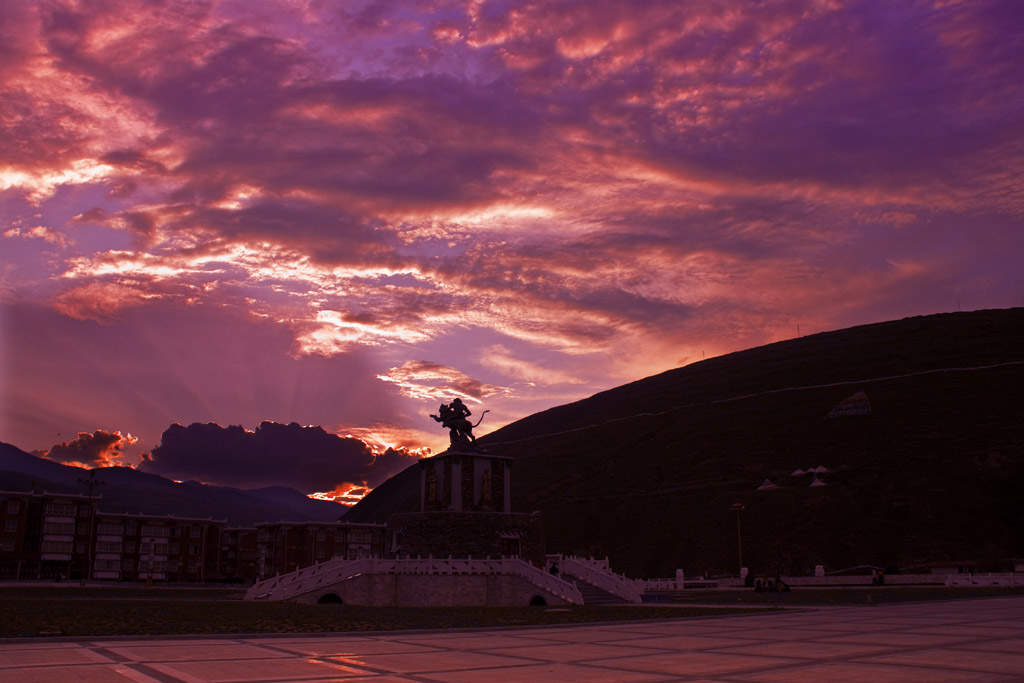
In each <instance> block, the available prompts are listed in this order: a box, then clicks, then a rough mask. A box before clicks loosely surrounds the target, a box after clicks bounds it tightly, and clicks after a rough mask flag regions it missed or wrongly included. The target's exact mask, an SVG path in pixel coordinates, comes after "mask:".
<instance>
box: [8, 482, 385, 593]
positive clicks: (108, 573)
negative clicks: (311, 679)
mask: <svg viewBox="0 0 1024 683" xmlns="http://www.w3.org/2000/svg"><path fill="white" fill-rule="evenodd" d="M101 506H102V498H101V497H100V496H94V497H91V498H90V497H89V496H85V495H77V494H61V493H49V492H46V491H35V492H27V491H0V580H35V581H39V580H44V581H48V580H54V581H60V580H92V579H95V580H107V581H146V582H149V581H154V582H156V581H160V582H175V583H177V582H184V583H208V582H230V583H252V582H253V581H256V580H257V579H259V578H264V577H267V576H274V575H276V574H281V573H286V572H289V571H294V570H295V569H300V568H302V567H308V566H310V565H313V564H316V563H318V562H324V561H326V560H330V559H333V558H335V557H344V558H346V559H358V558H363V557H381V556H382V555H383V554H384V551H385V532H384V525H383V524H354V523H346V522H286V521H281V522H273V523H271V522H266V523H263V524H258V525H256V526H254V527H236V526H229V525H228V523H227V521H226V520H215V519H210V518H207V519H199V518H190V517H178V516H174V515H146V514H139V513H113V512H102V511H99V510H98V509H97V508H99V507H101Z"/></svg>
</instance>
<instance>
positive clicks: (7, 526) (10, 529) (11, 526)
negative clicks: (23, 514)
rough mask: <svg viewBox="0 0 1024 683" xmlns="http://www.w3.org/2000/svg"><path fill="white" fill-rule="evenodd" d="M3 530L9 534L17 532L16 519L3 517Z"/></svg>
mask: <svg viewBox="0 0 1024 683" xmlns="http://www.w3.org/2000/svg"><path fill="white" fill-rule="evenodd" d="M4 531H6V532H7V533H9V534H11V533H17V532H18V520H16V519H5V520H4Z"/></svg>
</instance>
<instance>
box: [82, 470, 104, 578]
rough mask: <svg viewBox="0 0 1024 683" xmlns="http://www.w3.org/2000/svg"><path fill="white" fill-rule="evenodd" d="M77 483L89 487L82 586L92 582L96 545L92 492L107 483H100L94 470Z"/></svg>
mask: <svg viewBox="0 0 1024 683" xmlns="http://www.w3.org/2000/svg"><path fill="white" fill-rule="evenodd" d="M78 481H79V482H81V483H83V484H85V485H86V486H88V487H89V551H88V555H87V556H88V561H89V566H88V567H86V569H85V574H83V575H82V585H83V586H84V585H85V582H86V580H89V581H91V580H92V557H93V546H94V545H95V544H96V543H95V541H94V534H95V532H96V506H95V505H94V504H93V502H92V490H93V488H95V487H96V486H102V485H104V484H106V483H107V482H105V481H100V480H98V479H97V478H96V470H89V477H88V479H83V478H82V477H79V478H78Z"/></svg>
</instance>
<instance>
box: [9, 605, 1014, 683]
mask: <svg viewBox="0 0 1024 683" xmlns="http://www.w3.org/2000/svg"><path fill="white" fill-rule="evenodd" d="M637 609H642V607H638V608H637ZM349 680H351V681H368V682H373V683H385V682H390V681H420V682H421V683H426V682H435V681H444V682H452V683H456V682H461V681H488V682H495V683H500V682H502V681H529V682H530V683H543V682H545V681H556V682H558V683H572V682H575V681H586V682H587V683H601V682H603V681H733V682H736V683H739V682H740V681H928V682H929V683H936V682H942V681H1024V596H1019V597H1002V598H987V599H972V600H957V601H943V602H927V603H915V604H897V605H891V604H890V605H878V606H864V607H822V608H804V609H799V610H792V611H787V612H783V613H778V612H769V613H760V614H744V615H738V616H731V617H708V618H698V619H679V620H671V621H657V622H627V623H615V624H596V625H586V626H556V627H538V628H519V629H487V630H459V631H445V632H424V631H417V632H392V633H375V634H352V635H348V634H337V635H309V636H305V635H288V636H258V637H256V636H251V637H250V636H237V637H236V636H223V637H217V638H184V637H182V638H118V639H114V638H107V639H103V638H92V639H90V638H83V639H76V640H74V641H68V640H65V639H49V640H47V639H37V640H27V639H18V640H6V641H5V640H0V681H3V682H4V683H22V682H25V681H59V682H61V683H63V682H65V681H80V682H85V683H93V682H100V681H103V682H106V681H147V682H150V681H160V682H162V683H180V682H186V683H194V682H197V681H221V682H224V683H227V682H229V681H264V682H269V681H275V682H281V681H349Z"/></svg>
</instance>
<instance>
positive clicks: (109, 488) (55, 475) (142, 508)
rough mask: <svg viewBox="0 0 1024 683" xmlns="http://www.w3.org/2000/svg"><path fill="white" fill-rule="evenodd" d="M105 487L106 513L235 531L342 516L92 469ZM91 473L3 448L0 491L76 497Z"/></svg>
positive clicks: (301, 499) (295, 499) (297, 502)
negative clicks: (215, 524)
mask: <svg viewBox="0 0 1024 683" xmlns="http://www.w3.org/2000/svg"><path fill="white" fill-rule="evenodd" d="M91 471H94V472H96V479H98V480H100V481H103V482H105V483H104V485H103V486H98V487H96V488H95V490H94V494H95V495H96V496H100V498H99V499H98V500H97V503H96V506H97V508H98V509H99V510H100V511H102V512H140V513H145V514H150V515H176V516H179V517H195V518H199V519H206V518H213V519H223V520H227V522H228V523H229V524H230V525H232V526H249V525H252V524H257V523H259V522H277V521H281V520H287V521H296V522H301V521H307V520H313V521H321V522H326V521H334V520H336V519H337V518H338V516H339V515H340V514H341V512H342V511H343V510H342V508H341V506H340V505H338V504H337V503H333V502H330V501H323V500H312V499H310V498H308V497H306V496H305V495H303V494H302V493H300V492H299V491H296V490H295V489H291V488H287V487H284V486H272V487H267V488H262V489H251V490H243V489H237V488H231V487H226V486H210V485H207V484H200V483H199V482H195V481H186V482H182V483H178V482H175V481H172V480H170V479H166V478H164V477H161V476H159V475H156V474H149V473H146V472H140V471H139V470H135V469H131V468H128V467H102V468H96V469H95V470H91ZM89 472H90V470H86V469H84V468H80V467H74V466H71V465H62V464H60V463H56V462H51V461H49V460H46V459H44V458H39V457H36V456H35V455H32V454H31V453H26V452H25V451H22V450H20V449H18V448H16V447H15V446H12V445H10V444H6V443H0V490H3V491H29V490H33V488H34V489H35V490H37V491H39V490H45V491H49V492H51V493H76V494H82V495H84V494H85V493H87V487H86V485H85V484H83V483H81V482H80V481H79V480H80V479H84V478H87V477H88V474H89Z"/></svg>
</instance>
